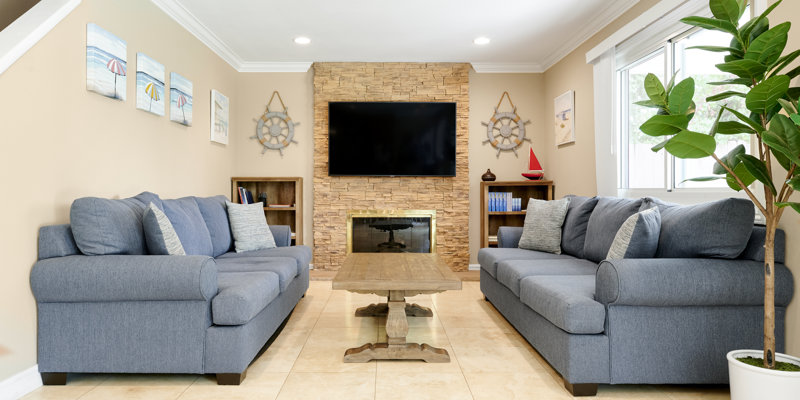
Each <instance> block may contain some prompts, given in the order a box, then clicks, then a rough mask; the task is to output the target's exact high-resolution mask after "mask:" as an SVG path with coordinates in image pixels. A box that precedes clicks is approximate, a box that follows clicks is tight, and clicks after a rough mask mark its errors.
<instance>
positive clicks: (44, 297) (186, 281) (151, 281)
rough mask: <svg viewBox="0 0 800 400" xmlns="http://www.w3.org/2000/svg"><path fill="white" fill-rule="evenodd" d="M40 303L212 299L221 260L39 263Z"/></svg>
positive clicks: (35, 275) (35, 276)
mask: <svg viewBox="0 0 800 400" xmlns="http://www.w3.org/2000/svg"><path fill="white" fill-rule="evenodd" d="M31 288H32V289H33V295H34V297H36V301H37V302H39V303H55V302H108V301H167V300H199V301H207V300H210V299H211V298H212V297H214V296H215V295H216V294H217V289H218V287H217V264H216V263H215V262H214V259H213V258H211V257H206V256H140V255H109V256H83V255H81V256H68V257H56V258H49V259H46V260H41V261H38V262H36V264H34V266H33V270H32V271H31Z"/></svg>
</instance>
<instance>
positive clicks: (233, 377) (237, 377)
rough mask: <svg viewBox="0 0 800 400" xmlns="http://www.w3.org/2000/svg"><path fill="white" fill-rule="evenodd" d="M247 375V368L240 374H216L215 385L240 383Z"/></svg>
mask: <svg viewBox="0 0 800 400" xmlns="http://www.w3.org/2000/svg"><path fill="white" fill-rule="evenodd" d="M246 376H247V370H244V372H242V373H241V374H217V385H236V386H238V385H241V384H242V382H243V381H244V378H245V377H246Z"/></svg>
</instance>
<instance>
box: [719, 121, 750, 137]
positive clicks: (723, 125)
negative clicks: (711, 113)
mask: <svg viewBox="0 0 800 400" xmlns="http://www.w3.org/2000/svg"><path fill="white" fill-rule="evenodd" d="M717 133H718V134H720V135H736V134H739V133H749V134H753V133H756V131H754V130H753V128H751V127H749V126H747V125H745V124H743V123H741V122H738V121H721V122H720V123H719V124H717Z"/></svg>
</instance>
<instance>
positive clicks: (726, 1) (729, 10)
mask: <svg viewBox="0 0 800 400" xmlns="http://www.w3.org/2000/svg"><path fill="white" fill-rule="evenodd" d="M708 7H709V8H710V9H711V14H714V17H715V18H717V19H721V20H725V21H730V22H731V23H732V24H734V25H737V23H738V21H739V3H738V2H737V1H736V0H710V1H709V2H708Z"/></svg>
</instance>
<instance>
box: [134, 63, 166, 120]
mask: <svg viewBox="0 0 800 400" xmlns="http://www.w3.org/2000/svg"><path fill="white" fill-rule="evenodd" d="M164 74H165V72H164V65H162V64H161V63H158V62H156V61H155V60H153V59H152V58H150V57H148V56H147V55H145V54H144V53H136V108H138V109H140V110H145V111H148V112H151V113H153V114H156V115H162V116H163V115H164V109H165V108H166V98H165V97H164Z"/></svg>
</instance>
